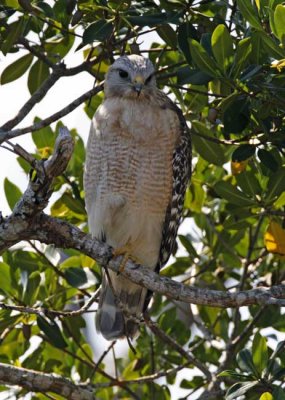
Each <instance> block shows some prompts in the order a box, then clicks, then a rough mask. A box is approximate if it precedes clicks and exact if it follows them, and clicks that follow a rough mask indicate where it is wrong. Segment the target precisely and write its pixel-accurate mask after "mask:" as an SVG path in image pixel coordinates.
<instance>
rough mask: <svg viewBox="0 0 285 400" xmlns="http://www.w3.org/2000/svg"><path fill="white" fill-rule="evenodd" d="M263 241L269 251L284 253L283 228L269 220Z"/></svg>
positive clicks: (284, 234)
mask: <svg viewBox="0 0 285 400" xmlns="http://www.w3.org/2000/svg"><path fill="white" fill-rule="evenodd" d="M264 243H265V247H266V249H267V251H269V253H276V254H280V255H282V256H284V255H285V229H283V228H282V227H281V225H279V224H278V223H277V222H275V221H271V222H270V224H269V226H268V228H267V231H266V232H265V235H264Z"/></svg>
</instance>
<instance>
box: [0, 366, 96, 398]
mask: <svg viewBox="0 0 285 400" xmlns="http://www.w3.org/2000/svg"><path fill="white" fill-rule="evenodd" d="M0 382H1V384H3V385H9V386H13V385H16V386H21V387H23V388H25V389H27V390H29V391H32V392H53V393H56V394H59V395H61V396H63V397H64V398H65V399H69V400H94V399H95V396H94V395H93V393H92V391H90V390H88V389H87V388H81V387H79V386H77V385H75V384H74V383H73V382H71V381H70V380H68V379H66V378H62V377H59V376H56V375H52V374H46V373H43V372H37V371H33V370H29V369H25V368H19V367H14V366H12V365H8V364H3V363H0Z"/></svg>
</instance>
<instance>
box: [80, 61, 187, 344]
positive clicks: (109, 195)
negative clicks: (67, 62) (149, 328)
mask: <svg viewBox="0 0 285 400" xmlns="http://www.w3.org/2000/svg"><path fill="white" fill-rule="evenodd" d="M104 92H105V98H104V101H103V103H102V104H101V105H100V106H99V107H98V109H97V111H96V113H95V116H94V118H93V121H92V124H91V129H90V134H89V138H88V144H87V152H86V163H85V171H84V189H85V203H86V210H87V215H88V224H89V230H90V232H91V234H92V235H93V237H95V238H97V239H98V240H101V241H105V242H106V243H108V244H109V245H110V246H112V247H113V248H114V254H125V255H126V256H127V257H128V258H131V259H134V260H136V262H137V263H140V264H142V265H145V266H146V267H149V268H151V269H152V270H155V271H157V272H159V270H160V268H161V267H162V266H163V265H164V264H165V263H166V262H167V260H168V258H169V256H170V254H171V252H172V251H173V249H174V247H175V240H176V235H177V229H178V225H179V221H180V217H181V213H182V207H183V201H184V194H185V190H186V186H187V183H188V181H189V178H190V175H191V141H190V135H189V132H188V129H187V125H186V122H185V120H184V117H183V115H182V112H181V110H180V109H179V108H178V107H177V106H176V105H175V104H174V103H173V102H172V101H171V100H170V99H169V98H168V97H167V95H166V94H165V93H163V92H162V91H160V90H159V89H158V88H157V86H156V81H155V70H154V66H153V64H152V63H151V61H150V60H149V59H146V58H144V57H142V56H140V55H129V56H122V57H120V58H118V59H117V60H116V61H115V62H114V63H113V65H111V67H110V68H109V70H108V72H107V74H106V79H105V83H104ZM150 297H151V293H149V292H148V290H147V289H145V288H143V287H141V286H139V285H137V284H135V283H132V282H131V281H129V280H128V279H126V278H124V277H123V276H122V275H120V274H116V273H115V272H112V271H109V272H108V273H107V272H103V277H102V287H101V293H100V299H99V306H98V311H97V315H96V328H97V330H98V331H99V332H101V333H102V335H103V336H104V337H105V338H106V339H108V340H113V339H116V338H121V337H128V338H133V337H134V336H135V335H136V333H137V330H138V323H137V321H136V319H137V318H139V317H140V316H141V314H142V312H143V311H144V310H145V309H146V307H147V305H148V302H149V300H150ZM131 316H135V317H136V318H131Z"/></svg>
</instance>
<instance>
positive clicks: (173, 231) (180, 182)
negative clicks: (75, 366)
mask: <svg viewBox="0 0 285 400" xmlns="http://www.w3.org/2000/svg"><path fill="white" fill-rule="evenodd" d="M165 97H166V96H165ZM164 107H166V108H171V109H172V110H173V111H174V112H176V114H177V116H178V118H179V121H180V141H179V142H178V144H177V146H176V148H175V150H174V152H173V158H172V171H173V175H172V196H171V200H170V202H169V204H168V207H167V210H166V215H165V220H164V224H163V230H162V240H161V246H160V253H159V259H158V263H157V265H156V268H155V271H156V272H157V273H158V272H159V271H160V269H161V268H162V267H163V266H164V265H165V264H166V263H167V261H168V259H169V257H170V255H171V253H172V252H173V250H174V247H175V243H176V236H177V230H178V227H179V224H180V219H181V215H182V210H183V204H184V196H185V191H186V187H187V184H188V182H189V180H190V178H191V172H192V168H191V161H192V146H191V136H190V132H189V129H188V126H187V124H186V120H185V118H184V116H183V114H182V111H181V110H180V109H179V108H178V107H177V106H176V105H175V104H174V103H173V102H172V101H170V99H169V98H168V97H166V103H165V105H164ZM151 295H152V292H151V291H148V294H147V297H146V300H145V304H144V310H146V308H147V306H148V304H149V301H150V299H151Z"/></svg>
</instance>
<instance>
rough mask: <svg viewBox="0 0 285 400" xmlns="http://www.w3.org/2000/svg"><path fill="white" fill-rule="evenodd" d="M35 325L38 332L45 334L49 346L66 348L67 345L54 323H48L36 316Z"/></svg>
mask: <svg viewBox="0 0 285 400" xmlns="http://www.w3.org/2000/svg"><path fill="white" fill-rule="evenodd" d="M37 324H38V327H39V328H40V330H41V331H43V332H44V333H45V334H46V336H47V337H48V339H49V340H50V342H51V344H53V345H54V346H55V347H57V348H59V349H64V348H65V347H66V346H67V343H66V341H65V340H64V338H63V336H62V333H61V332H60V329H59V327H58V325H57V324H56V322H55V321H48V320H47V319H45V318H43V317H41V316H37Z"/></svg>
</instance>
